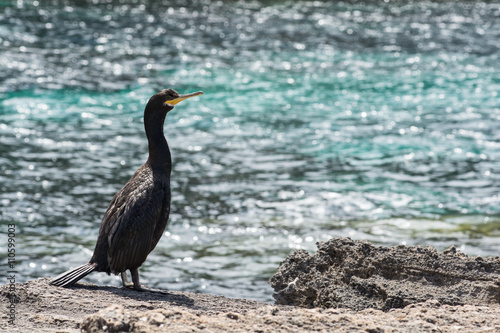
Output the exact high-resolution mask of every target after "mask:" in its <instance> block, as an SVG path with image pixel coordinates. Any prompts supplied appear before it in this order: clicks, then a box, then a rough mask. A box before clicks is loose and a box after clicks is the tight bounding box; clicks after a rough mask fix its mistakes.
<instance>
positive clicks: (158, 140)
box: [144, 112, 172, 175]
mask: <svg viewBox="0 0 500 333" xmlns="http://www.w3.org/2000/svg"><path fill="white" fill-rule="evenodd" d="M165 116H166V114H164V113H162V112H155V115H149V116H145V117H144V127H145V129H146V136H147V137H148V144H149V158H148V162H149V164H150V165H151V167H153V168H154V169H160V170H164V171H166V172H167V173H168V174H169V175H170V171H171V166H172V158H171V156H170V149H169V148H168V143H167V140H166V139H165V135H164V134H163V124H164V123H165Z"/></svg>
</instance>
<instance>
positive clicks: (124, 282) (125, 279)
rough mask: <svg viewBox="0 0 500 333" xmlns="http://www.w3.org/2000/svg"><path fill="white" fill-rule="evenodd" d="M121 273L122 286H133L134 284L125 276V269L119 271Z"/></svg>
mask: <svg viewBox="0 0 500 333" xmlns="http://www.w3.org/2000/svg"><path fill="white" fill-rule="evenodd" d="M121 275H122V283H123V287H124V288H134V284H133V283H132V282H130V280H129V279H128V276H127V271H124V272H122V273H121Z"/></svg>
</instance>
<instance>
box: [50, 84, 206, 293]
mask: <svg viewBox="0 0 500 333" xmlns="http://www.w3.org/2000/svg"><path fill="white" fill-rule="evenodd" d="M201 94H202V92H197V93H193V94H187V95H179V94H178V93H177V92H176V91H174V90H172V89H165V90H162V91H161V92H159V93H157V94H155V95H153V96H152V97H151V98H150V100H149V102H148V104H147V105H146V109H145V110H144V127H145V130H146V136H147V138H148V145H149V157H148V160H147V161H146V163H144V164H143V165H142V166H141V167H140V168H139V169H138V170H137V171H136V172H135V173H134V175H133V176H132V178H130V180H129V181H128V182H127V183H126V184H125V186H123V188H122V189H121V190H120V191H119V192H118V193H116V194H115V196H114V197H113V199H112V200H111V203H110V204H109V206H108V209H107V211H106V213H105V214H104V218H103V220H102V222H101V227H100V229H99V236H98V238H97V243H96V246H95V249H94V254H93V255H92V258H91V259H90V261H89V262H88V263H87V264H85V265H82V266H79V267H77V268H75V269H72V270H70V271H67V272H65V273H63V274H61V275H59V276H57V277H55V278H54V279H53V280H52V281H51V282H50V283H51V284H52V285H56V286H63V287H65V286H70V285H72V284H74V283H75V282H77V281H78V280H80V279H81V278H83V277H85V276H86V275H88V274H89V273H91V272H94V271H97V272H106V273H108V274H110V273H113V274H118V273H121V275H122V280H123V285H124V286H127V287H133V288H134V289H138V290H144V289H145V288H144V287H142V286H141V285H140V283H139V273H138V270H137V269H138V268H139V267H140V266H141V265H142V264H143V263H144V261H145V260H146V258H147V256H148V255H149V253H150V252H151V251H152V250H153V249H154V248H155V246H156V244H157V243H158V241H159V240H160V238H161V236H162V234H163V231H164V230H165V227H166V225H167V222H168V217H169V214H170V198H171V194H170V172H171V168H172V161H171V156H170V149H169V147H168V143H167V140H166V139H165V136H164V134H163V124H164V121H165V116H166V115H167V113H168V112H169V111H170V110H172V109H173V108H174V105H175V104H177V103H179V102H180V101H182V100H184V99H187V98H190V97H193V96H197V95H201ZM127 270H130V272H131V274H132V280H133V284H131V283H130V282H129V281H128V279H127V275H126V271H127Z"/></svg>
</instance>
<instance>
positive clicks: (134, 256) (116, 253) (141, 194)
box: [105, 178, 165, 273]
mask: <svg viewBox="0 0 500 333" xmlns="http://www.w3.org/2000/svg"><path fill="white" fill-rule="evenodd" d="M164 195H165V191H164V189H163V188H161V187H155V186H152V179H151V178H146V179H137V180H136V181H133V182H129V183H127V184H126V185H125V186H124V188H123V189H122V190H121V191H120V192H118V193H117V194H116V196H115V198H113V200H112V202H111V204H110V206H109V208H108V212H106V215H105V219H109V220H108V221H106V226H107V228H106V229H107V230H106V234H107V236H108V245H109V248H108V264H109V267H110V269H111V271H112V272H113V273H118V272H122V271H125V270H126V269H130V268H137V267H139V266H140V265H141V264H142V263H143V262H144V260H146V257H147V256H148V254H149V252H150V244H151V240H152V238H153V233H154V230H155V227H156V224H157V223H158V221H159V219H160V217H161V213H162V206H163V197H164Z"/></svg>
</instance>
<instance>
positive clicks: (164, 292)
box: [132, 284, 169, 295]
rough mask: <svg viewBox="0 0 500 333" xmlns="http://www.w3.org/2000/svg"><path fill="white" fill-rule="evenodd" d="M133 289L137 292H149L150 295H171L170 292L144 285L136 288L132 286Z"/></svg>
mask: <svg viewBox="0 0 500 333" xmlns="http://www.w3.org/2000/svg"><path fill="white" fill-rule="evenodd" d="M132 289H135V290H137V291H148V292H150V293H158V294H164V295H166V294H168V293H169V292H168V290H161V289H153V288H149V287H146V286H144V285H142V286H135V287H134V286H133V284H132Z"/></svg>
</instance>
